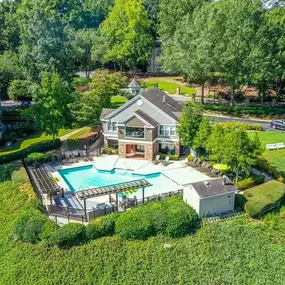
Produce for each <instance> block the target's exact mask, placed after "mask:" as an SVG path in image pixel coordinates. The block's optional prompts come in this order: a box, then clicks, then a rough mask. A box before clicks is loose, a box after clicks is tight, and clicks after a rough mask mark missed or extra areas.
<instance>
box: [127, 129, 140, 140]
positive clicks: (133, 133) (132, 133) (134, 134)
mask: <svg viewBox="0 0 285 285" xmlns="http://www.w3.org/2000/svg"><path fill="white" fill-rule="evenodd" d="M126 137H128V138H135V139H143V138H144V128H136V127H126Z"/></svg>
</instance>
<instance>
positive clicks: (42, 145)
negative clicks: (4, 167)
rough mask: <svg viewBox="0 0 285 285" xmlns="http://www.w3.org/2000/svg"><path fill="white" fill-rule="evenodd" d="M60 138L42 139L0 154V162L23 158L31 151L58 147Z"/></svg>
mask: <svg viewBox="0 0 285 285" xmlns="http://www.w3.org/2000/svg"><path fill="white" fill-rule="evenodd" d="M60 145H61V141H60V139H56V140H55V141H54V142H53V141H42V142H39V143H35V144H33V145H31V146H29V147H27V148H25V149H21V150H17V151H13V152H9V153H7V154H0V164H4V163H7V162H11V161H14V160H18V159H23V158H25V157H26V156H27V155H28V154H30V153H32V152H40V151H49V150H53V149H56V148H58V147H60Z"/></svg>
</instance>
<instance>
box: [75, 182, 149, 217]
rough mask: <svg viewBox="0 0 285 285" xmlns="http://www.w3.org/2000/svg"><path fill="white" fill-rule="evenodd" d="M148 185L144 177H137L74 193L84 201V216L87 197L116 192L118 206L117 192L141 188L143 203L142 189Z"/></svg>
mask: <svg viewBox="0 0 285 285" xmlns="http://www.w3.org/2000/svg"><path fill="white" fill-rule="evenodd" d="M150 186H152V184H150V183H149V182H148V181H147V180H146V179H138V180H133V181H128V182H123V183H117V184H112V185H108V186H102V187H96V188H90V189H86V190H82V191H77V192H76V194H77V196H78V198H80V199H82V200H83V201H84V211H85V217H86V215H87V213H86V200H87V199H90V198H96V197H100V196H105V195H111V194H116V204H117V206H118V193H120V192H124V191H128V190H133V189H140V188H141V189H142V200H143V203H144V197H145V195H144V190H145V188H146V187H150Z"/></svg>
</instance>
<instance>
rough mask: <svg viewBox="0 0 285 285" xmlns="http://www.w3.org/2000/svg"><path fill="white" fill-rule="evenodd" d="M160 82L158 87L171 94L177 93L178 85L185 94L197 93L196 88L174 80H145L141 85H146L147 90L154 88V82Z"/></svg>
mask: <svg viewBox="0 0 285 285" xmlns="http://www.w3.org/2000/svg"><path fill="white" fill-rule="evenodd" d="M155 83H158V88H160V89H161V90H162V91H165V92H167V93H169V94H176V87H180V93H181V94H182V95H185V96H191V95H193V94H196V89H195V88H191V87H187V86H185V85H183V84H179V83H173V82H167V81H160V80H156V81H155V80H145V81H144V82H141V86H142V87H144V84H145V88H146V89H147V90H150V89H152V88H154V84H155Z"/></svg>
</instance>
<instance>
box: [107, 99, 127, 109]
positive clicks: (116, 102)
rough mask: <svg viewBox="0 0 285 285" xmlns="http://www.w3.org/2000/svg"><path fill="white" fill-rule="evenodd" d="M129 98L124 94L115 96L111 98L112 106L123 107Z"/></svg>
mask: <svg viewBox="0 0 285 285" xmlns="http://www.w3.org/2000/svg"><path fill="white" fill-rule="evenodd" d="M127 101H128V100H127V98H126V97H123V96H113V97H112V98H111V103H112V108H114V109H116V108H119V107H121V106H122V105H124V104H125V103H126V102H127Z"/></svg>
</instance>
